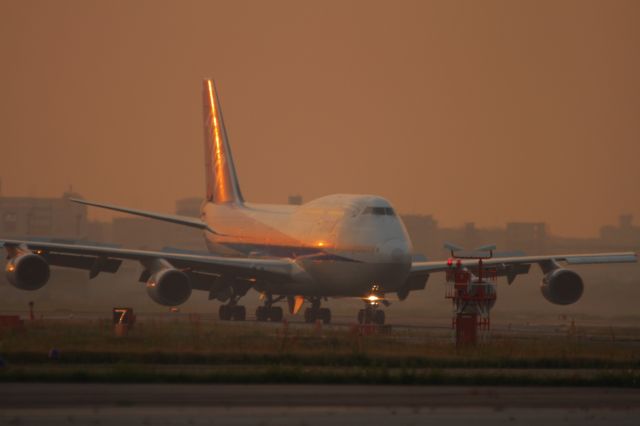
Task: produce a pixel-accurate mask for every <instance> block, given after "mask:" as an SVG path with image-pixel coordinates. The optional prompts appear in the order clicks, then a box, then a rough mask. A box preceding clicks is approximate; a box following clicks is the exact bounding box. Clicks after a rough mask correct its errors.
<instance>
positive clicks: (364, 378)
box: [0, 365, 640, 388]
mask: <svg viewBox="0 0 640 426" xmlns="http://www.w3.org/2000/svg"><path fill="white" fill-rule="evenodd" d="M0 382H4V383H9V382H66V383H88V382H90V383H236V384H261V383H291V384H372V385H375V384H380V385H382V384H386V385H389V384H391V385H393V384H395V385H474V386H487V385H490V386H599V387H624V388H639V387H640V373H638V372H637V371H629V370H622V371H603V372H602V373H598V374H594V375H589V376H580V375H575V376H556V375H541V374H523V373H512V372H508V371H506V372H491V373H484V372H476V373H473V374H456V373H455V371H454V372H451V371H450V370H449V371H442V370H440V369H432V370H429V371H420V372H417V371H413V370H402V371H399V372H398V371H396V372H391V371H388V370H387V369H384V368H353V369H340V370H334V371H331V370H329V371H327V370H314V369H305V368H300V367H295V366H270V367H265V368H262V369H257V370H256V369H250V370H246V371H243V370H232V371H215V372H184V371H180V372H166V371H164V372H162V371H160V372H158V371H153V369H145V368H140V366H135V365H119V366H117V367H116V368H113V369H109V370H107V371H105V370H103V371H91V370H86V369H67V370H55V369H52V370H44V371H43V370H40V371H30V370H28V369H21V368H12V369H8V370H5V371H2V372H1V373H0Z"/></svg>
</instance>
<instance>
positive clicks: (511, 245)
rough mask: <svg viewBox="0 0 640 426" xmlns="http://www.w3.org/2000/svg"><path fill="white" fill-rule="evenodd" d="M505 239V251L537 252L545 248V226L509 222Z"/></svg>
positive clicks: (533, 223)
mask: <svg viewBox="0 0 640 426" xmlns="http://www.w3.org/2000/svg"><path fill="white" fill-rule="evenodd" d="M505 237H506V238H505V240H506V241H505V243H506V249H509V250H524V251H526V252H527V253H534V252H538V251H541V250H544V249H545V248H546V246H547V239H548V235H547V225H546V224H545V223H544V222H509V223H507V229H506V236H505Z"/></svg>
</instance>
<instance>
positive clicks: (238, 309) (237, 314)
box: [230, 305, 247, 321]
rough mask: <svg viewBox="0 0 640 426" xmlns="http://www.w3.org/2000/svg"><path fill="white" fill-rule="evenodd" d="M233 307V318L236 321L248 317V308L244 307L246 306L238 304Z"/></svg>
mask: <svg viewBox="0 0 640 426" xmlns="http://www.w3.org/2000/svg"><path fill="white" fill-rule="evenodd" d="M230 308H231V306H230ZM232 309H233V311H232V318H233V320H234V321H244V320H245V319H246V318H247V310H246V309H245V308H244V306H242V305H236V306H233V307H232Z"/></svg>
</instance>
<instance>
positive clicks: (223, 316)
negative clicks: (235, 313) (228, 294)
mask: <svg viewBox="0 0 640 426" xmlns="http://www.w3.org/2000/svg"><path fill="white" fill-rule="evenodd" d="M230 308H231V307H230V306H228V305H220V308H218V318H220V320H222V321H229V320H230V319H231V309H230Z"/></svg>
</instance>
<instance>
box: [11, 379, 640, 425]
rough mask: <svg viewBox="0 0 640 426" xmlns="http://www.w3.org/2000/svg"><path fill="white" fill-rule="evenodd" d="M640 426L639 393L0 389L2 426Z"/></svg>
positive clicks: (362, 388) (218, 387)
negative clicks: (158, 425) (230, 425)
mask: <svg viewBox="0 0 640 426" xmlns="http://www.w3.org/2000/svg"><path fill="white" fill-rule="evenodd" d="M443 422H446V423H447V424H453V425H456V424H470V423H473V424H480V425H482V424H492V425H496V424H534V423H535V424H545V426H550V425H554V424H563V425H567V424H581V425H584V424H598V425H604V424H616V425H626V424H629V425H637V424H639V423H640V390H633V389H609V388H547V387H527V388H525V387H453V386H442V387H438V386H360V385H353V386H352V385H342V386H341V385H179V384H176V385H173V384H155V385H154V384H55V383H53V384H52V383H49V384H40V383H32V384H29V383H15V384H14V383H3V384H2V385H0V425H4V424H12V425H16V424H17V425H22V424H24V425H27V424H28V425H31V424H33V425H39V424H43V425H44V424H47V425H67V424H101V425H105V424H118V425H128V424H146V425H150V424H176V425H177V424H237V425H250V424H261V425H289V424H291V425H294V424H295V425H300V424H306V425H325V424H328V423H330V424H331V425H332V426H335V425H343V424H344V425H354V424H367V425H378V424H381V425H382V424H384V425H390V424H393V425H397V424H442V423H443Z"/></svg>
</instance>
